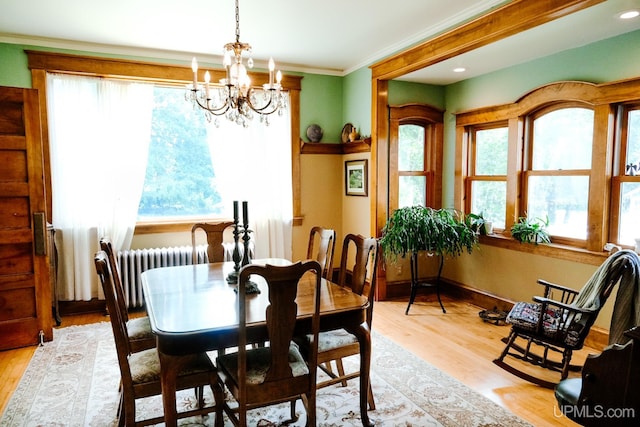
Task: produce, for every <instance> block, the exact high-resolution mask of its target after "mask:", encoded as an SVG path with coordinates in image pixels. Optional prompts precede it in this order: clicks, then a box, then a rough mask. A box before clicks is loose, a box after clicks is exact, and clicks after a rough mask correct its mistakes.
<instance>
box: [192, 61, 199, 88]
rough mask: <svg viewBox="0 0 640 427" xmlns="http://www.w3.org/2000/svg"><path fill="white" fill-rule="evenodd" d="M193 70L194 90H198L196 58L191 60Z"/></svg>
mask: <svg viewBox="0 0 640 427" xmlns="http://www.w3.org/2000/svg"><path fill="white" fill-rule="evenodd" d="M191 70H192V71H193V90H197V89H198V61H196V58H195V57H194V58H193V59H192V60H191Z"/></svg>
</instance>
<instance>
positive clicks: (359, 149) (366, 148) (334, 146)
mask: <svg viewBox="0 0 640 427" xmlns="http://www.w3.org/2000/svg"><path fill="white" fill-rule="evenodd" d="M370 151H371V138H365V139H359V140H357V141H353V142H347V143H344V144H342V143H329V142H304V141H303V140H300V154H352V153H368V152H370Z"/></svg>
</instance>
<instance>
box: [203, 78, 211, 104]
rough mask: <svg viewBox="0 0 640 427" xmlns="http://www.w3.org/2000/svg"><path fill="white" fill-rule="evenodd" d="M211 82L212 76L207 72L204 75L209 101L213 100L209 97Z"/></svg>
mask: <svg viewBox="0 0 640 427" xmlns="http://www.w3.org/2000/svg"><path fill="white" fill-rule="evenodd" d="M210 81H211V74H209V71H207V72H206V73H204V90H205V95H206V97H207V101H208V100H209V99H211V97H210V96H209V82H210Z"/></svg>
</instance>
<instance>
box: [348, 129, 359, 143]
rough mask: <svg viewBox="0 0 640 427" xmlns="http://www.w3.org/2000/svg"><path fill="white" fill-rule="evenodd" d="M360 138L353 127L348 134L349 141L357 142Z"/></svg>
mask: <svg viewBox="0 0 640 427" xmlns="http://www.w3.org/2000/svg"><path fill="white" fill-rule="evenodd" d="M359 137H360V135H358V130H357V129H356V128H355V127H354V128H353V129H352V130H351V132H350V133H349V141H350V142H353V141H355V140H357V139H358V138H359Z"/></svg>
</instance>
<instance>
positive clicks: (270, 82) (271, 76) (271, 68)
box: [269, 58, 276, 86]
mask: <svg viewBox="0 0 640 427" xmlns="http://www.w3.org/2000/svg"><path fill="white" fill-rule="evenodd" d="M275 69H276V64H275V62H273V58H269V86H272V85H273V71H274V70H275Z"/></svg>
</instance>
